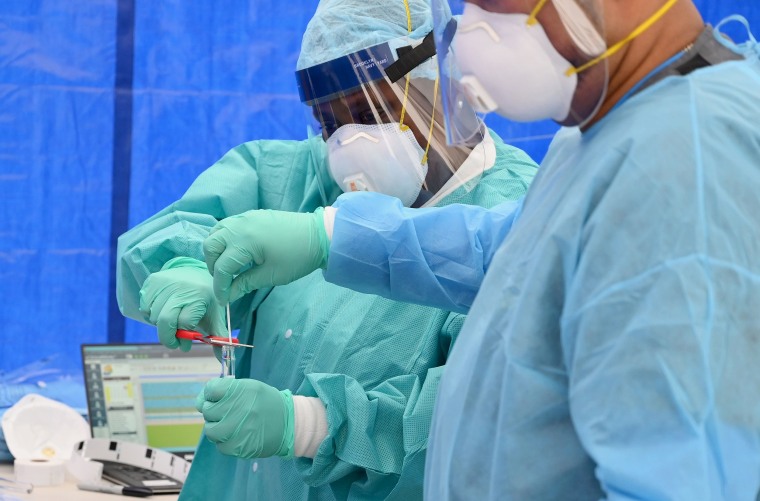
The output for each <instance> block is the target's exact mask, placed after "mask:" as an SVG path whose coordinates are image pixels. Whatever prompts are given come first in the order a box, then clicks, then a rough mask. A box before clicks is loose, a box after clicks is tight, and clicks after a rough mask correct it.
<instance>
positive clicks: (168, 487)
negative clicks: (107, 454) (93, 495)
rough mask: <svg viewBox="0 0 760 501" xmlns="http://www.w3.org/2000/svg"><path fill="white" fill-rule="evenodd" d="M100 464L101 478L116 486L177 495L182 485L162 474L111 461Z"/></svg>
mask: <svg viewBox="0 0 760 501" xmlns="http://www.w3.org/2000/svg"><path fill="white" fill-rule="evenodd" d="M101 462H102V463H103V478H105V479H108V480H110V481H112V482H115V483H117V484H121V485H131V486H137V487H150V488H151V489H153V492H155V493H156V494H160V493H167V494H168V493H177V492H179V491H180V489H182V483H180V482H178V481H177V480H174V479H173V478H171V477H168V476H166V475H164V474H163V473H158V472H157V471H152V470H146V469H145V468H140V467H139V466H132V465H128V464H124V463H116V462H113V461H101Z"/></svg>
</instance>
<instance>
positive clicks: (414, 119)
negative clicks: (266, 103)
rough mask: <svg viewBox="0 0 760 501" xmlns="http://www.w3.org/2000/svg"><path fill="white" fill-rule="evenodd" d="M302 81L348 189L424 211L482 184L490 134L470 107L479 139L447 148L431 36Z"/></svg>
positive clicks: (301, 75)
mask: <svg viewBox="0 0 760 501" xmlns="http://www.w3.org/2000/svg"><path fill="white" fill-rule="evenodd" d="M296 77H297V81H298V87H299V92H300V96H301V101H302V102H303V103H304V104H306V105H307V107H308V108H305V111H307V115H308V118H307V120H308V121H309V124H310V126H309V130H310V131H311V134H312V135H316V134H318V135H321V136H322V139H323V140H324V142H325V145H326V150H327V158H328V167H329V170H330V174H331V176H332V177H333V179H334V180H335V182H336V183H337V184H338V185H339V186H340V187H341V189H342V190H343V191H344V192H350V191H375V192H379V193H384V194H387V195H391V196H395V197H397V198H399V199H400V200H401V201H402V203H403V204H404V205H406V206H408V207H421V206H424V205H426V204H427V205H431V204H434V203H436V202H437V201H438V200H439V199H440V198H442V197H443V196H445V195H446V194H448V193H451V192H452V191H454V190H457V189H460V188H464V189H467V190H469V189H470V188H471V187H472V186H474V184H476V183H477V182H478V180H479V179H480V176H481V174H482V171H483V169H484V162H485V158H486V155H485V154H484V152H482V151H480V150H483V149H484V148H485V145H484V144H482V143H483V138H484V134H485V133H486V130H485V128H484V126H483V125H482V123H481V122H480V121H479V119H478V118H477V116H476V114H475V112H474V110H473V109H472V108H471V107H470V106H469V105H466V109H467V110H468V111H469V118H470V120H471V122H472V124H473V128H474V129H475V130H474V132H473V136H472V137H473V140H472V141H471V142H470V143H469V144H460V145H453V146H450V145H448V144H447V141H446V130H445V127H444V110H443V106H442V94H441V90H440V87H439V85H438V83H439V82H438V69H437V64H436V58H435V44H434V42H433V37H432V34H431V35H428V37H426V38H425V39H423V40H410V39H408V38H406V37H404V38H400V39H396V40H391V41H389V42H386V43H382V44H379V45H376V46H373V47H369V48H366V49H363V50H360V51H358V52H355V53H352V54H349V55H347V56H344V57H341V58H338V59H334V60H331V61H327V62H325V63H322V64H318V65H316V66H312V67H309V68H306V69H303V70H300V71H297V72H296Z"/></svg>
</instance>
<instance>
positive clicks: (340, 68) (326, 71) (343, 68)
mask: <svg viewBox="0 0 760 501" xmlns="http://www.w3.org/2000/svg"><path fill="white" fill-rule="evenodd" d="M395 60H396V56H395V55H394V53H393V51H392V50H391V48H390V46H389V45H388V43H387V42H385V43H381V44H379V45H375V46H374V47H369V48H367V49H362V50H360V51H357V52H354V53H353V54H349V55H347V56H343V57H339V58H337V59H333V60H332V61H327V62H325V63H322V64H318V65H316V66H311V67H309V68H305V69H303V70H300V71H296V83H297V84H298V93H299V95H300V96H301V102H302V103H306V104H307V105H309V106H312V105H314V104H315V103H318V102H323V101H326V100H329V99H332V98H333V97H335V96H336V95H340V94H345V93H347V92H349V91H351V90H352V89H356V88H358V87H359V86H361V85H362V84H366V83H370V82H374V81H376V80H380V79H382V78H384V77H385V68H386V67H388V66H390V65H391V64H393V63H394V62H395Z"/></svg>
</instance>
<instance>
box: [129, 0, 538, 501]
mask: <svg viewBox="0 0 760 501" xmlns="http://www.w3.org/2000/svg"><path fill="white" fill-rule="evenodd" d="M431 30H432V19H431V15H430V7H429V5H428V4H427V3H426V2H424V1H421V0H409V1H408V2H407V1H405V0H383V1H375V2H366V1H365V0H325V1H322V2H321V4H320V5H319V8H318V9H317V12H316V14H315V16H314V18H313V19H312V20H311V21H310V23H309V25H308V27H307V30H306V33H305V34H304V37H303V46H302V51H301V54H300V58H299V60H298V68H297V70H298V71H297V72H296V77H297V82H298V86H299V91H300V95H301V99H302V100H303V102H304V104H305V106H304V110H305V116H308V117H309V119H310V120H311V121H312V122H313V123H314V124H315V128H314V131H315V133H314V136H313V137H311V138H310V139H307V140H304V141H267V140H263V141H253V142H249V143H245V144H243V145H241V146H238V147H237V148H234V149H233V150H232V151H230V152H229V153H228V154H226V155H225V156H224V157H223V158H222V159H220V160H219V161H218V162H217V163H216V164H214V165H213V166H211V167H210V168H209V169H208V170H207V171H205V172H204V173H202V174H201V175H200V176H199V177H198V178H197V179H196V181H195V182H194V183H193V184H192V186H191V187H190V188H189V189H188V191H187V192H186V193H185V195H184V196H182V198H181V199H180V200H178V201H177V202H175V203H173V204H172V205H170V206H169V207H167V208H166V209H164V210H163V211H161V212H160V213H158V214H156V215H155V216H153V217H152V218H150V219H148V220H147V221H145V222H143V223H142V224H140V225H138V226H137V227H135V228H133V229H132V230H130V231H129V232H127V233H125V234H124V235H122V236H121V238H120V239H119V259H118V277H119V283H118V299H119V304H120V307H121V310H122V312H123V313H124V314H125V315H127V316H129V317H131V318H135V319H137V320H141V321H144V322H148V323H151V324H154V325H156V326H157V327H158V334H159V339H160V341H161V342H162V343H163V344H165V345H166V346H167V347H169V348H181V349H184V350H187V349H190V345H189V343H188V342H187V341H185V340H177V339H176V337H175V334H176V330H177V329H178V328H184V329H195V330H198V331H201V332H203V333H204V334H209V335H212V334H213V335H226V332H227V330H226V325H225V323H226V315H225V310H224V306H223V305H220V304H218V303H217V302H216V301H215V300H214V292H213V288H212V283H213V281H212V276H211V274H210V273H209V270H208V269H207V267H206V264H205V263H204V262H203V259H204V255H203V242H204V239H205V238H206V237H207V236H208V235H209V232H210V231H211V229H212V228H213V227H214V226H215V225H217V223H218V222H219V220H222V219H225V218H226V219H225V221H226V222H228V223H234V221H235V220H236V215H241V214H244V213H245V212H246V211H250V210H254V209H277V210H282V211H293V212H313V211H317V212H320V211H321V210H322V209H320V208H321V207H323V206H328V205H330V204H331V203H332V202H334V201H335V199H336V198H337V197H338V196H339V195H340V194H341V192H343V191H352V190H369V191H377V192H381V193H385V194H389V195H393V196H394V197H396V198H397V199H398V200H400V201H401V203H403V204H404V205H406V206H414V207H417V206H433V205H436V206H442V205H448V204H452V203H462V204H477V205H481V206H484V207H492V206H495V205H497V204H500V203H502V202H505V201H507V200H514V199H517V198H519V197H520V196H522V195H523V194H524V193H525V191H526V190H527V187H528V185H529V183H530V181H531V179H532V178H533V176H534V174H535V172H536V166H535V164H534V163H533V162H532V161H531V159H530V158H529V157H528V156H527V155H525V154H524V153H523V152H521V151H520V150H517V149H515V148H512V147H510V146H507V145H505V144H504V143H503V142H502V141H501V140H500V139H499V138H498V137H497V136H495V135H494V134H493V133H491V132H489V131H488V129H487V128H485V127H484V126H483V125H482V123H480V122H479V121H478V120H477V118H476V116H475V114H474V113H473V112H472V110H469V112H467V113H466V111H467V110H462V111H461V113H460V116H459V117H458V120H460V123H461V126H462V131H463V135H465V134H469V136H468V137H469V143H468V144H465V145H459V146H456V147H450V146H447V145H446V139H445V133H444V128H443V123H442V119H441V117H442V113H443V110H442V109H441V92H440V88H439V85H438V84H439V82H438V79H437V74H438V72H437V67H436V65H437V60H436V57H435V45H434V44H433V43H432V39H431V37H428V38H426V36H428V34H429V33H430V32H431ZM317 127H318V128H319V129H317ZM320 129H321V130H320ZM320 132H321V133H320ZM237 217H239V216H237ZM230 228H231V229H235V226H234V224H232V225H231V226H230ZM237 230H239V231H245V227H244V226H242V227H239V228H237ZM299 245H307V246H308V245H325V242H322V241H321V240H320V239H319V238H316V239H311V238H306V239H305V240H304V241H303V242H302V243H301V244H299ZM230 306H231V321H232V326H233V329H239V330H240V332H239V338H240V341H241V342H243V343H247V344H253V345H255V348H254V349H250V350H249V349H238V350H237V379H218V380H213V381H211V382H209V383H208V384H207V386H206V388H205V389H204V392H202V394H201V395H200V396H199V401H198V408H199V410H200V411H202V413H203V416H204V418H205V419H206V425H205V428H204V430H205V433H204V437H203V438H202V439H201V441H200V444H199V446H198V450H197V453H196V456H195V460H194V462H193V465H192V468H191V470H190V473H189V476H188V478H187V482H186V484H185V487H184V489H183V491H182V494H181V495H180V499H183V500H191V499H198V500H209V499H214V500H221V499H287V500H293V499H405V500H408V499H419V498H421V497H422V483H423V478H422V477H423V471H424V463H425V453H426V448H427V437H428V430H429V426H430V420H431V416H432V411H433V405H434V401H435V396H436V392H437V386H438V380H439V378H440V376H441V373H442V370H443V365H444V364H445V362H446V359H447V356H448V353H449V351H450V350H451V348H452V345H453V343H454V342H455V339H456V337H457V333H458V332H459V329H460V327H461V325H462V323H463V321H464V316H463V315H462V314H459V313H451V312H449V311H443V310H438V309H433V308H430V307H422V306H415V305H408V304H403V303H397V302H393V301H390V300H387V299H383V298H380V297H378V296H372V295H364V294H360V293H356V292H352V291H350V290H348V289H344V288H341V287H338V286H335V285H332V284H329V283H327V282H326V281H325V280H324V278H323V276H322V272H321V271H316V272H314V273H312V274H310V275H308V276H306V277H304V278H302V279H300V280H297V281H295V282H294V283H292V284H290V285H286V286H281V287H280V286H278V287H274V288H268V289H261V290H258V291H255V292H254V293H248V294H241V296H240V297H238V298H236V299H235V300H234V301H233V302H232V303H231V305H230Z"/></svg>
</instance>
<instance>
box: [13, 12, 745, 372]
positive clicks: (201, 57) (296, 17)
mask: <svg viewBox="0 0 760 501" xmlns="http://www.w3.org/2000/svg"><path fill="white" fill-rule="evenodd" d="M399 1H400V0H399ZM697 4H698V5H699V7H700V9H701V10H702V12H703V13H704V15H705V18H706V19H707V20H708V21H709V22H711V23H715V22H717V21H718V20H720V19H722V18H723V17H725V16H726V15H728V14H731V13H741V14H743V15H745V16H746V17H748V18H749V19H750V22H751V23H752V24H753V25H754V26H755V27H756V29H757V30H760V2H748V1H746V0H723V1H719V0H710V1H709V2H708V1H705V0H702V1H698V2H697ZM316 5H317V0H301V1H299V2H282V1H274V0H248V1H244V0H229V1H226V2H221V3H220V2H217V1H213V0H195V1H193V2H186V1H181V0H166V1H162V2H154V1H148V0H89V1H88V2H57V1H54V0H46V1H42V0H36V1H35V0H4V1H2V2H0V194H2V196H0V220H1V221H2V222H3V224H2V228H1V229H0V298H2V300H1V301H0V329H2V331H0V332H1V334H0V338H1V339H2V341H8V340H14V343H13V344H6V343H2V344H0V369H3V368H5V369H12V368H15V367H19V366H21V365H22V364H25V363H27V362H30V361H32V360H37V359H39V358H40V357H42V356H46V355H50V354H54V353H58V354H60V355H61V356H60V357H58V359H57V364H58V365H59V366H60V368H61V369H62V370H63V371H64V372H72V373H73V372H78V371H79V369H80V363H81V362H80V355H79V344H80V343H82V342H107V341H108V340H109V338H110V339H111V340H121V339H124V340H126V341H130V342H139V341H154V340H155V330H154V329H153V328H151V327H149V326H144V325H142V324H138V323H137V322H133V321H128V322H125V321H124V320H123V319H122V318H121V317H120V316H119V315H118V314H117V313H115V303H114V299H113V296H112V286H113V283H112V281H113V251H114V249H113V248H112V244H113V243H114V238H115V235H118V234H119V233H121V232H122V231H124V230H126V229H127V227H128V226H133V225H135V224H137V223H138V222H140V221H142V220H143V219H145V218H147V217H148V216H150V215H152V214H153V213H155V212H157V211H158V210H160V209H161V208H163V207H164V206H166V205H168V204H169V203H171V202H172V201H174V200H175V199H177V198H178V197H179V196H180V195H181V194H182V193H183V192H184V190H185V189H186V188H187V186H188V185H189V184H190V182H191V181H192V180H193V179H194V178H195V177H196V176H197V175H198V174H199V173H200V172H201V171H202V170H204V169H205V168H206V167H208V166H209V165H211V164H212V163H213V162H214V161H215V160H216V159H218V158H219V157H220V156H221V155H223V154H224V153H225V152H226V151H227V150H229V149H230V148H232V147H234V146H235V145H237V144H239V143H242V142H244V141H247V140H251V139H264V138H275V139H283V138H290V139H301V138H304V137H305V128H304V115H303V110H302V105H301V104H300V102H299V101H298V96H297V91H296V86H295V80H294V76H293V71H294V69H295V64H296V60H297V57H298V52H299V50H300V42H301V35H302V33H303V30H304V28H305V26H306V23H307V22H308V20H309V18H310V17H311V15H312V13H313V12H314V10H315V8H316ZM732 34H733V32H732ZM737 34H738V32H737ZM489 121H490V122H491V125H492V126H493V127H494V128H495V129H496V130H497V131H498V132H499V133H500V134H501V135H502V136H503V137H504V138H505V140H506V141H507V142H510V143H512V144H515V145H516V146H518V147H520V148H523V149H525V150H526V151H528V152H529V153H530V154H531V155H532V156H533V157H534V158H536V159H539V160H540V159H541V158H542V157H543V155H544V152H545V151H546V147H547V146H548V144H549V141H550V139H551V136H552V134H553V133H554V131H555V130H556V126H555V125H553V124H551V123H541V124H532V125H524V124H509V123H507V122H506V121H503V120H500V119H498V117H491V118H489Z"/></svg>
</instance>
